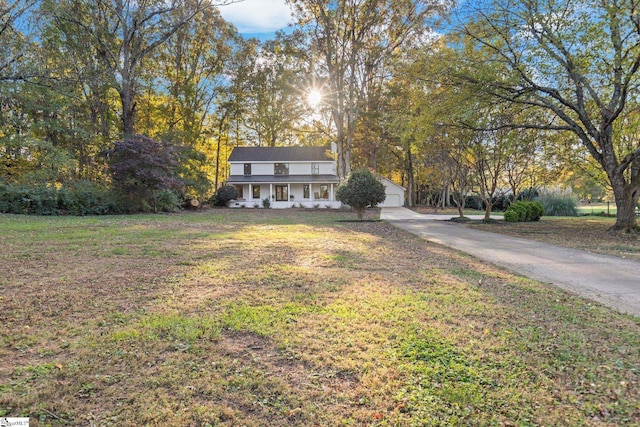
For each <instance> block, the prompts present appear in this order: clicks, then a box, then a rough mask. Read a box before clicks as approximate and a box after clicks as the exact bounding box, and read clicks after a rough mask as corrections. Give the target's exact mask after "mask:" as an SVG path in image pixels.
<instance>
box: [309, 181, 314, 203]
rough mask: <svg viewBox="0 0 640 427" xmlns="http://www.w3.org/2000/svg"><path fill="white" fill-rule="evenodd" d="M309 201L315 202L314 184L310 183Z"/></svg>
mask: <svg viewBox="0 0 640 427" xmlns="http://www.w3.org/2000/svg"><path fill="white" fill-rule="evenodd" d="M309 199H311V201H312V202H313V184H312V183H309Z"/></svg>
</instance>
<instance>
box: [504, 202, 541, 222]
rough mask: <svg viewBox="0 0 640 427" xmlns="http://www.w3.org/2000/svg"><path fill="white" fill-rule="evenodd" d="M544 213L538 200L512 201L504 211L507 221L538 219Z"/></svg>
mask: <svg viewBox="0 0 640 427" xmlns="http://www.w3.org/2000/svg"><path fill="white" fill-rule="evenodd" d="M543 215H544V206H542V203H540V202H514V203H512V204H511V205H509V207H508V208H507V210H506V211H505V213H504V219H505V221H508V222H524V221H538V220H540V218H542V216H543Z"/></svg>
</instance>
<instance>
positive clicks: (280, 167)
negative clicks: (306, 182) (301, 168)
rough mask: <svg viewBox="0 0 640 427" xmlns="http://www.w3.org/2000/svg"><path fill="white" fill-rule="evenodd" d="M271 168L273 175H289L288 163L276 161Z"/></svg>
mask: <svg viewBox="0 0 640 427" xmlns="http://www.w3.org/2000/svg"><path fill="white" fill-rule="evenodd" d="M273 169H274V170H273V174H274V175H289V163H276V164H275V165H274V167H273Z"/></svg>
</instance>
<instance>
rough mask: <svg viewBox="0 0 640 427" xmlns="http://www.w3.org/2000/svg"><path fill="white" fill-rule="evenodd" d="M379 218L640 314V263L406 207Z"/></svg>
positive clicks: (497, 263)
mask: <svg viewBox="0 0 640 427" xmlns="http://www.w3.org/2000/svg"><path fill="white" fill-rule="evenodd" d="M380 218H381V219H383V220H385V221H387V222H389V223H390V224H393V225H394V226H396V227H398V228H401V229H403V230H406V231H408V232H410V233H412V234H415V235H417V236H420V237H423V238H425V239H426V240H429V241H432V242H435V243H438V244H441V245H443V246H447V247H450V248H453V249H456V250H459V251H461V252H465V253H468V254H470V255H473V256H474V257H476V258H479V259H481V260H483V261H488V262H490V263H492V264H496V265H499V266H501V267H505V268H507V269H509V270H511V271H513V272H516V273H519V274H522V275H524V276H527V277H529V278H532V279H535V280H538V281H541V282H545V283H550V284H553V285H556V286H558V287H560V288H562V289H565V290H568V291H570V292H573V293H576V294H578V295H582V296H585V297H587V298H591V299H593V300H595V301H598V302H600V303H602V304H605V305H607V306H609V307H612V308H615V309H617V310H619V311H621V312H624V313H629V314H633V315H635V316H640V262H637V261H629V260H624V259H621V258H617V257H611V256H606V255H599V254H593V253H590V252H585V251H579V250H574V249H568V248H564V247H561V246H556V245H550V244H547V243H540V242H535V241H533V240H527V239H521V238H517V237H510V236H505V235H500V234H496V233H489V232H486V231H480V230H474V229H472V228H469V227H466V226H465V225H463V224H459V223H457V224H454V223H450V222H448V221H443V220H448V219H450V218H451V215H422V214H418V213H416V212H413V211H411V210H409V209H405V208H382V211H381V213H380ZM480 218H481V217H480Z"/></svg>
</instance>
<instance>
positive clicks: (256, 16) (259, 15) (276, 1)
mask: <svg viewBox="0 0 640 427" xmlns="http://www.w3.org/2000/svg"><path fill="white" fill-rule="evenodd" d="M219 9H220V14H221V15H222V17H223V18H224V19H225V20H227V21H229V22H231V23H233V24H234V25H235V26H236V28H237V29H238V31H239V32H241V33H265V32H272V31H276V30H279V29H281V28H284V27H286V26H287V24H289V23H290V22H292V18H291V9H290V8H289V6H288V5H287V4H286V3H285V0H243V1H241V2H239V3H232V4H229V5H226V6H220V8H219Z"/></svg>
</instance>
